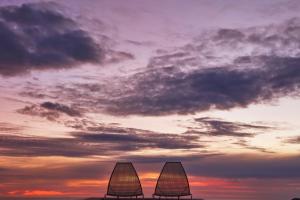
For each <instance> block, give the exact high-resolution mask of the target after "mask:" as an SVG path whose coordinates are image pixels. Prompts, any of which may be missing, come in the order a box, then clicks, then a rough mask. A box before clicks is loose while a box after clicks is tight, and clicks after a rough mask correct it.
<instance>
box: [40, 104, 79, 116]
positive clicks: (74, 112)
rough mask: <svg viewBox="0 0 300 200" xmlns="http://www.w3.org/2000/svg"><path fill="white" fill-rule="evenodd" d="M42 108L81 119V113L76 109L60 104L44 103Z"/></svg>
mask: <svg viewBox="0 0 300 200" xmlns="http://www.w3.org/2000/svg"><path fill="white" fill-rule="evenodd" d="M40 106H41V107H43V108H46V109H48V110H54V111H58V112H62V113H65V114H67V115H69V116H72V117H80V116H81V113H80V111H78V110H76V109H75V108H72V107H69V106H66V105H63V104H60V103H52V102H44V103H42V104H41V105H40Z"/></svg>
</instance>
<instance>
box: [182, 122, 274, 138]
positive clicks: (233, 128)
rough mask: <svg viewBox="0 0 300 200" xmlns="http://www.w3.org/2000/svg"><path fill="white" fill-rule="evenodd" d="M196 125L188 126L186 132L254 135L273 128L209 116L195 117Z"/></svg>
mask: <svg viewBox="0 0 300 200" xmlns="http://www.w3.org/2000/svg"><path fill="white" fill-rule="evenodd" d="M194 124H195V126H192V127H188V130H187V132H186V133H190V134H192V133H194V134H201V135H209V136H233V137H253V136H255V135H256V134H258V133H260V132H261V131H265V130H269V129H273V127H270V126H264V125H255V124H247V123H240V122H230V121H224V120H221V119H214V118H209V117H203V118H196V119H194Z"/></svg>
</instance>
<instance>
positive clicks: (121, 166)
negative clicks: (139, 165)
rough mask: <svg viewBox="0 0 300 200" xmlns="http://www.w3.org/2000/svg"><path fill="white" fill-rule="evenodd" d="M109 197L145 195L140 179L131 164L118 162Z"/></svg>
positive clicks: (109, 185) (110, 184) (109, 187)
mask: <svg viewBox="0 0 300 200" xmlns="http://www.w3.org/2000/svg"><path fill="white" fill-rule="evenodd" d="M107 195H110V196H118V197H129V196H139V195H143V190H142V186H141V183H140V180H139V177H138V175H137V173H136V171H135V169H134V167H133V165H132V163H131V162H117V163H116V165H115V168H114V170H113V172H112V174H111V176H110V180H109V183H108V188H107Z"/></svg>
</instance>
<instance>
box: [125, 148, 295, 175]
mask: <svg viewBox="0 0 300 200" xmlns="http://www.w3.org/2000/svg"><path fill="white" fill-rule="evenodd" d="M124 158H125V159H128V160H131V161H133V162H137V163H144V162H145V163H147V164H149V163H152V164H157V163H161V164H163V163H164V162H166V161H182V162H183V165H184V167H185V170H186V172H187V173H188V174H189V175H190V176H200V177H215V178H216V177H217V178H234V179H236V178H240V179H244V178H260V179H261V178H265V179H272V178H292V179H294V178H295V179H296V178H300V172H299V170H298V165H299V164H300V157H299V156H290V157H276V156H272V157H271V156H259V155H253V154H238V155H226V154H217V153H216V154H214V153H207V154H204V153H203V154H188V155H182V156H125V157H124Z"/></svg>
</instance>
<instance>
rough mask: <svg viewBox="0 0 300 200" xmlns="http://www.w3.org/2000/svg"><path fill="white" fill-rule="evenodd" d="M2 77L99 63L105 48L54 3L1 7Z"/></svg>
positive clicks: (0, 48) (0, 60)
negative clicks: (31, 71)
mask: <svg viewBox="0 0 300 200" xmlns="http://www.w3.org/2000/svg"><path fill="white" fill-rule="evenodd" d="M0 43H1V47H0V62H1V64H0V74H1V75H4V76H14V75H18V74H24V73H28V72H29V71H30V70H45V69H61V68H71V67H74V66H76V64H80V63H100V62H102V60H103V59H104V52H105V50H104V48H102V47H101V46H99V45H98V44H96V42H95V41H94V40H93V39H92V37H90V36H89V34H88V33H87V32H85V31H83V30H81V29H80V28H79V27H78V25H77V24H76V23H75V21H73V20H72V19H70V18H68V17H66V16H64V15H63V14H62V12H60V11H59V10H58V9H57V5H54V4H52V3H38V4H22V5H21V6H6V7H1V8H0Z"/></svg>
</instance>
